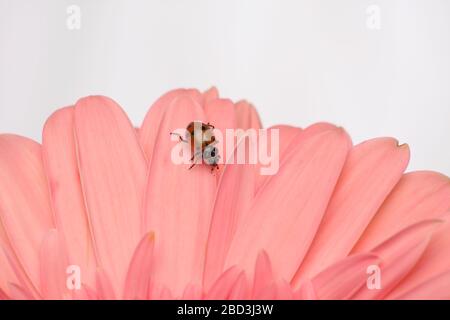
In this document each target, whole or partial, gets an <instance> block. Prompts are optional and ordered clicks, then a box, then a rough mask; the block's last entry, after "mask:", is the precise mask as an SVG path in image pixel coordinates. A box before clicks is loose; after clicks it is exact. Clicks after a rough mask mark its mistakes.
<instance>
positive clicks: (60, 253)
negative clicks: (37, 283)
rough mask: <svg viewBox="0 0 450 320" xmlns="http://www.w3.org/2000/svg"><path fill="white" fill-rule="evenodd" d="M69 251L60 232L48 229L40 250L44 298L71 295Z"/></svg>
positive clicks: (67, 296)
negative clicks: (65, 247) (68, 272)
mask: <svg viewBox="0 0 450 320" xmlns="http://www.w3.org/2000/svg"><path fill="white" fill-rule="evenodd" d="M68 266H69V262H68V260H67V253H66V251H65V249H64V247H63V244H62V241H61V239H60V238H59V237H58V232H57V231H56V230H55V229H52V230H50V231H48V233H47V235H46V237H45V238H44V241H43V243H42V247H41V250H40V274H41V293H42V297H43V298H44V299H49V300H60V299H66V298H69V297H71V295H72V294H71V292H69V290H68V288H67V286H66V279H67V274H66V269H67V267H68Z"/></svg>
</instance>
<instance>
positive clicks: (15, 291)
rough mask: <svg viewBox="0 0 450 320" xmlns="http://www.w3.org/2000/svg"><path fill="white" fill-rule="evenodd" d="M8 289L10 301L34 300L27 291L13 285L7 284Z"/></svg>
mask: <svg viewBox="0 0 450 320" xmlns="http://www.w3.org/2000/svg"><path fill="white" fill-rule="evenodd" d="M8 288H9V290H8V291H9V292H10V294H9V297H10V298H11V300H34V298H35V297H34V296H33V295H31V294H30V292H29V291H28V290H27V289H25V288H23V287H21V286H19V285H17V284H15V283H9V285H8Z"/></svg>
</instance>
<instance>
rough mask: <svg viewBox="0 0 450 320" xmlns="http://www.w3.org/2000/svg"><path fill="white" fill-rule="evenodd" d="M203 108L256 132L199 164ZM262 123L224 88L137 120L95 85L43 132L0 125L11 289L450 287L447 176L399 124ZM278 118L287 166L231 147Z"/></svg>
mask: <svg viewBox="0 0 450 320" xmlns="http://www.w3.org/2000/svg"><path fill="white" fill-rule="evenodd" d="M193 121H198V122H201V123H204V124H208V126H211V128H213V130H214V132H216V137H218V136H219V133H222V134H223V135H222V136H225V134H224V133H225V132H226V131H227V130H230V129H235V130H236V129H241V130H240V131H241V132H244V135H243V136H242V137H241V139H234V140H233V139H232V140H231V141H236V140H239V141H236V146H234V148H226V146H224V145H225V144H228V143H229V142H230V141H229V140H227V141H225V140H223V141H217V142H218V143H219V144H220V148H219V149H218V150H221V156H222V157H221V159H222V161H221V162H220V163H219V164H217V166H216V167H217V168H216V167H212V166H211V165H209V164H208V163H198V165H195V166H193V167H192V168H190V164H189V163H174V161H173V159H172V158H173V154H174V150H177V149H176V148H177V147H179V146H184V145H185V144H184V143H183V142H184V135H183V134H181V135H180V136H179V137H177V136H175V137H174V136H173V135H172V133H173V132H175V131H176V130H180V129H184V128H186V127H187V125H188V124H189V123H192V122H193ZM261 129H262V125H261V122H260V119H259V115H258V113H257V111H256V109H255V108H254V107H253V106H252V105H251V104H250V103H248V102H246V101H244V100H242V101H239V102H233V101H231V100H229V99H226V98H221V97H219V93H218V91H217V89H216V88H214V87H213V88H211V89H209V90H207V91H205V92H200V91H198V90H196V89H177V90H173V91H170V92H168V93H166V94H164V95H163V96H162V97H161V98H159V99H158V100H157V101H156V102H155V103H154V104H153V105H152V106H151V107H150V109H149V111H148V113H147V115H146V116H145V118H144V120H143V122H142V123H141V124H140V125H139V126H138V127H135V126H134V125H133V124H132V123H131V121H130V120H129V119H128V117H127V115H126V114H125V112H124V111H123V110H122V108H121V107H120V106H119V105H118V104H117V103H116V102H115V101H113V100H112V99H110V98H107V97H104V96H89V97H84V98H81V99H79V100H78V101H77V102H76V103H75V104H74V105H71V106H67V107H64V108H61V109H59V110H57V111H56V112H54V113H53V114H52V115H51V116H50V117H49V118H48V120H47V121H46V123H45V125H44V126H43V130H42V143H39V142H36V141H33V140H31V139H28V138H26V137H22V136H18V135H14V134H1V135H0V247H1V250H0V299H152V300H153V299H190V300H192V299H240V300H243V299H283V300H284V299H308V300H310V299H319V300H320V299H450V221H449V218H450V179H449V178H448V177H447V176H445V175H443V174H440V173H438V172H433V171H408V170H407V167H408V162H409V159H410V149H409V146H408V145H407V144H401V143H399V142H398V141H397V140H396V139H394V138H390V137H378V138H374V139H371V140H367V141H364V142H362V143H358V144H353V142H352V140H351V138H350V135H349V134H348V133H347V132H346V130H345V129H344V128H342V127H339V126H335V125H333V124H329V123H316V124H312V125H311V126H309V127H305V128H299V127H293V126H288V125H277V126H274V127H270V128H267V129H265V130H261ZM252 130H253V131H252ZM272 131H276V133H277V135H276V137H277V139H276V140H275V141H272V140H271V141H270V143H269V141H266V142H267V143H269V144H270V145H271V148H269V154H270V155H271V156H272V157H278V158H279V159H278V160H277V161H278V162H277V163H278V168H277V170H276V171H275V172H273V173H271V174H261V172H262V170H261V169H264V168H265V167H267V165H268V164H267V163H261V162H260V161H254V162H252V161H244V163H235V162H234V161H232V160H233V159H235V158H236V157H237V156H238V155H237V154H236V153H237V150H238V147H239V146H240V145H243V146H244V150H247V151H248V150H249V149H251V148H252V143H254V144H258V143H260V142H261V141H260V140H263V139H262V138H261V139H260V137H258V139H257V141H251V140H250V139H249V135H246V134H245V132H258V133H262V132H265V133H268V134H270V132H272ZM350 134H351V132H350ZM178 138H179V139H178ZM223 139H224V138H223ZM218 140H221V139H218ZM274 144H276V146H275V145H274ZM225 150H231V152H227V153H226V152H225ZM270 150H272V153H271V152H270ZM275 153H276V154H275ZM259 155H261V153H259ZM246 156H248V154H247V155H246ZM412 157H414V152H412ZM214 165H216V163H215V162H214ZM211 168H212V169H211Z"/></svg>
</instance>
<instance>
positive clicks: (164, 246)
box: [144, 97, 216, 297]
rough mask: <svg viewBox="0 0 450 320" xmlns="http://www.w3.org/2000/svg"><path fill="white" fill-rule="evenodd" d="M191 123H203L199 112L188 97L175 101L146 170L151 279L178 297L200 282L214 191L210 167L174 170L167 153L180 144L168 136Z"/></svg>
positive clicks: (202, 166) (183, 167)
mask: <svg viewBox="0 0 450 320" xmlns="http://www.w3.org/2000/svg"><path fill="white" fill-rule="evenodd" d="M193 120H199V121H203V122H205V115H204V112H203V109H202V108H201V106H200V105H199V104H197V103H196V102H195V101H193V100H192V99H190V98H188V97H180V98H178V99H176V100H175V101H174V102H173V103H172V104H171V105H170V106H169V109H168V110H167V111H166V113H165V116H164V117H163V120H162V121H161V124H160V129H159V132H158V137H157V139H156V147H155V148H156V149H157V150H158V153H155V154H154V157H153V158H152V161H151V165H150V173H149V177H148V186H147V195H146V197H147V198H146V202H145V211H144V212H145V217H144V218H145V221H144V227H145V230H152V231H154V232H155V236H156V239H158V241H157V242H156V244H155V265H154V272H155V273H154V276H155V277H156V278H157V279H158V280H159V281H160V282H161V284H162V285H164V286H167V287H168V288H169V289H170V290H171V292H172V294H173V295H175V296H176V297H180V296H181V295H182V294H183V291H184V288H185V287H186V285H187V284H188V283H191V284H194V285H200V284H201V282H202V277H203V263H204V259H205V251H206V242H207V238H208V230H209V227H210V223H211V207H212V204H213V198H214V193H215V190H216V182H215V177H214V175H213V174H211V172H210V168H209V167H208V166H206V165H204V164H199V165H197V166H196V167H194V168H192V170H188V167H189V164H186V165H176V164H174V163H173V162H172V161H171V152H172V149H173V148H174V147H176V146H177V144H178V143H182V142H179V141H171V137H170V132H173V131H174V130H176V129H181V128H186V126H187V125H188V124H189V123H190V122H191V121H193Z"/></svg>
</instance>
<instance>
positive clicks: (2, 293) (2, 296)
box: [0, 288, 9, 300]
mask: <svg viewBox="0 0 450 320" xmlns="http://www.w3.org/2000/svg"><path fill="white" fill-rule="evenodd" d="M0 300H9V297H8V295H7V294H6V293H5V291H3V290H2V289H1V288H0Z"/></svg>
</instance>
